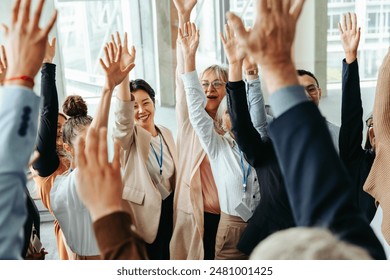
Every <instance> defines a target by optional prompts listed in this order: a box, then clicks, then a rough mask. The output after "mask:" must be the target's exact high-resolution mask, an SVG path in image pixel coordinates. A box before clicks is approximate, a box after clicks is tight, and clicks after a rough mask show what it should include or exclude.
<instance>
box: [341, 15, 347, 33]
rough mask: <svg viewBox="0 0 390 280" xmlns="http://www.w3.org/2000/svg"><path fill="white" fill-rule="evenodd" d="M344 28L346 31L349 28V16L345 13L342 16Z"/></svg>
mask: <svg viewBox="0 0 390 280" xmlns="http://www.w3.org/2000/svg"><path fill="white" fill-rule="evenodd" d="M342 28H343V30H344V31H345V30H347V16H346V15H345V14H344V15H343V16H342Z"/></svg>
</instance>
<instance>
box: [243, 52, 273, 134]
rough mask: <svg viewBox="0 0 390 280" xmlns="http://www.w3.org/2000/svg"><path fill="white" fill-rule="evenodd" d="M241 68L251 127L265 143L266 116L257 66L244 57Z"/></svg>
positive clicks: (266, 132)
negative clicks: (244, 79) (243, 75)
mask: <svg viewBox="0 0 390 280" xmlns="http://www.w3.org/2000/svg"><path fill="white" fill-rule="evenodd" d="M242 68H243V72H244V73H245V78H246V84H247V86H246V87H247V92H246V94H247V99H248V108H249V114H250V115H251V120H252V123H253V126H254V127H255V128H256V130H257V131H258V132H259V133H260V135H261V138H263V139H264V140H265V141H266V140H267V138H268V131H267V127H268V124H267V114H266V111H265V105H264V96H263V91H262V89H261V84H260V77H259V70H258V66H257V64H256V63H255V62H253V61H252V59H250V57H249V56H245V58H244V62H243V65H242Z"/></svg>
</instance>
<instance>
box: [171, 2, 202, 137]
mask: <svg viewBox="0 0 390 280" xmlns="http://www.w3.org/2000/svg"><path fill="white" fill-rule="evenodd" d="M196 2H197V0H190V1H188V0H174V1H173V3H174V4H175V8H176V10H177V15H178V18H179V26H178V27H179V28H182V29H183V28H184V24H185V23H186V22H189V21H190V17H191V12H192V10H193V8H194V7H195V5H196ZM176 63H177V65H176V77H175V81H176V90H175V93H176V120H177V124H178V129H179V130H180V129H181V127H182V126H183V124H184V123H185V122H186V121H187V120H188V108H187V100H186V94H185V91H184V85H183V81H182V79H181V75H182V74H183V73H184V57H183V52H182V48H181V45H180V39H179V36H178V38H177V41H176Z"/></svg>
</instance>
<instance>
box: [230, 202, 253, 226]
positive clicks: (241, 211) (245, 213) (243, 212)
mask: <svg viewBox="0 0 390 280" xmlns="http://www.w3.org/2000/svg"><path fill="white" fill-rule="evenodd" d="M234 210H236V211H237V213H238V215H239V216H240V217H241V219H243V220H244V222H247V221H248V220H249V219H250V218H251V217H252V215H253V213H252V211H251V210H250V209H249V208H248V206H246V204H245V203H244V202H242V201H241V202H240V204H238V206H237V207H236V209H234Z"/></svg>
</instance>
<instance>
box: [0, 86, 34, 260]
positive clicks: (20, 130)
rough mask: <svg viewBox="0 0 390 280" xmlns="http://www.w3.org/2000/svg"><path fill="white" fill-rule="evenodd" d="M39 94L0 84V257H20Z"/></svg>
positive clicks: (22, 88)
mask: <svg viewBox="0 0 390 280" xmlns="http://www.w3.org/2000/svg"><path fill="white" fill-rule="evenodd" d="M38 111H39V97H37V96H36V95H35V94H34V92H33V91H32V90H30V89H28V88H25V87H20V86H5V87H0V259H21V257H22V256H21V252H22V247H23V243H24V236H23V226H24V223H25V221H26V217H27V210H26V196H25V193H24V188H25V185H26V176H25V169H26V167H27V164H28V161H29V158H30V155H31V153H32V151H33V147H34V143H35V137H36V133H37V121H38Z"/></svg>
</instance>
